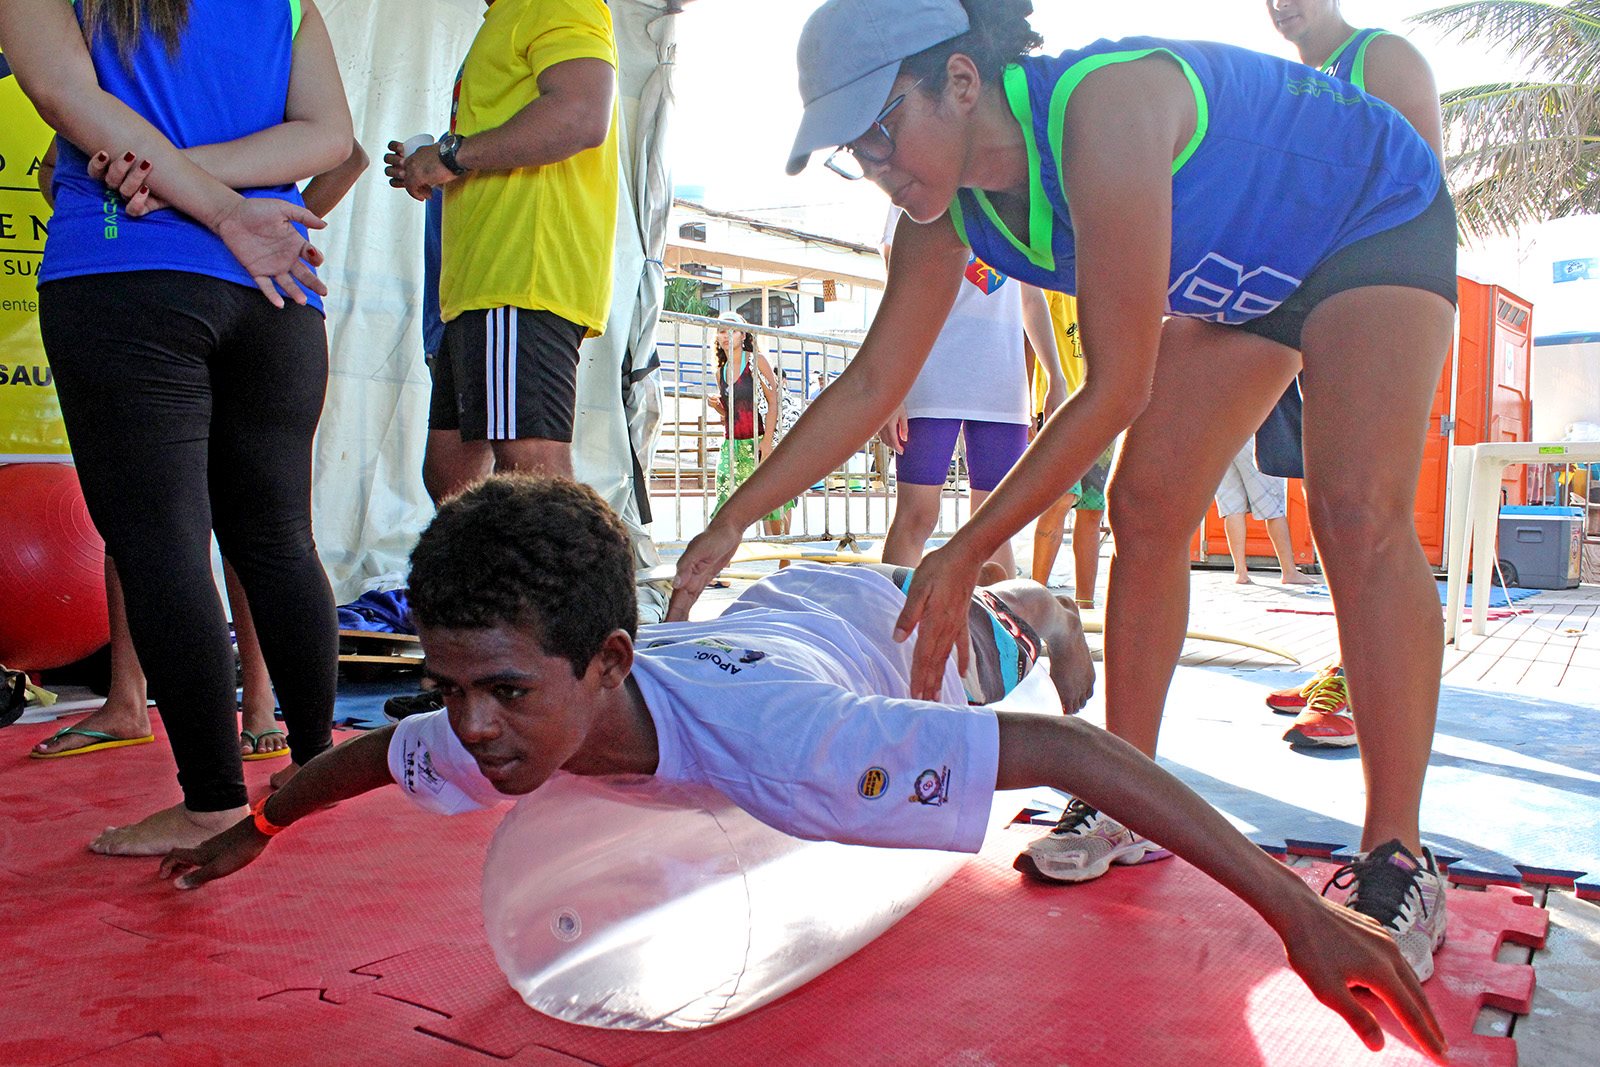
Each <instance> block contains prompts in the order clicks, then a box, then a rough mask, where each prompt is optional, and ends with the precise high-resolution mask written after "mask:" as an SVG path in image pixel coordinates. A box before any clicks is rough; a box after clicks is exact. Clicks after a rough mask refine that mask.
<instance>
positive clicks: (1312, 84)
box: [1288, 78, 1366, 106]
mask: <svg viewBox="0 0 1600 1067" xmlns="http://www.w3.org/2000/svg"><path fill="white" fill-rule="evenodd" d="M1288 88H1289V95H1290V96H1309V97H1311V98H1313V99H1320V98H1322V97H1324V96H1327V97H1331V98H1332V99H1333V102H1334V103H1336V104H1344V105H1346V106H1349V105H1350V104H1359V103H1361V102H1362V101H1363V100H1365V99H1366V98H1365V97H1363V96H1362V95H1361V94H1360V93H1359V92H1355V93H1351V94H1350V95H1348V96H1346V95H1345V94H1344V93H1342V92H1340V86H1337V85H1333V84H1331V83H1329V82H1325V81H1323V80H1321V79H1320V78H1290V79H1289V85H1288Z"/></svg>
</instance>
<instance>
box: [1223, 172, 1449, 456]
mask: <svg viewBox="0 0 1600 1067" xmlns="http://www.w3.org/2000/svg"><path fill="white" fill-rule="evenodd" d="M1373 285H1399V286H1404V287H1406V288H1408V289H1422V290H1424V291H1426V292H1430V293H1438V294H1439V295H1440V296H1442V297H1444V298H1445V299H1446V300H1448V301H1450V303H1451V304H1452V305H1454V304H1455V303H1456V299H1457V297H1456V207H1455V202H1454V201H1452V200H1451V199H1450V191H1449V190H1448V189H1447V188H1445V187H1444V186H1443V184H1442V183H1441V185H1440V187H1439V192H1438V194H1437V195H1436V196H1435V197H1434V198H1433V203H1431V204H1429V205H1428V207H1427V208H1426V209H1425V210H1424V211H1423V212H1422V214H1420V215H1418V216H1417V217H1416V218H1414V219H1412V220H1411V221H1410V222H1403V223H1401V224H1400V225H1399V226H1396V227H1394V228H1393V229H1388V230H1384V231H1383V232H1382V233H1377V234H1373V235H1372V236H1371V237H1366V238H1363V239H1361V240H1359V241H1357V242H1356V243H1355V244H1352V245H1349V246H1347V247H1345V248H1342V249H1340V250H1339V251H1337V252H1335V253H1334V254H1333V255H1332V256H1329V257H1328V258H1327V259H1326V260H1324V261H1323V262H1322V264H1321V265H1320V266H1318V267H1317V269H1316V270H1314V271H1312V272H1311V276H1310V277H1309V278H1307V279H1306V280H1305V282H1304V283H1303V284H1302V285H1301V286H1300V288H1298V289H1296V290H1295V291H1294V293H1293V294H1292V295H1290V297H1289V299H1287V300H1285V301H1284V302H1283V303H1282V304H1280V305H1278V307H1277V308H1275V309H1274V310H1273V311H1272V313H1271V314H1269V315H1263V316H1262V317H1261V318H1259V319H1252V320H1251V321H1249V322H1243V323H1240V324H1239V325H1238V326H1237V327H1235V328H1236V329H1240V330H1244V331H1246V332H1247V333H1253V334H1256V335H1257V336H1260V337H1265V338H1266V339H1267V340H1269V341H1276V342H1278V343H1279V344H1280V345H1284V346H1286V347H1288V348H1292V349H1294V350H1295V351H1297V352H1298V351H1299V350H1300V344H1301V340H1300V334H1301V331H1302V330H1303V329H1304V328H1305V324H1306V319H1308V318H1309V317H1310V316H1311V312H1312V311H1314V310H1315V309H1316V307H1317V305H1318V304H1321V303H1322V302H1323V301H1324V300H1326V299H1328V298H1329V297H1331V296H1333V295H1335V294H1337V293H1342V292H1345V291H1346V290H1349V289H1364V288H1366V287H1368V286H1373ZM1300 408H1301V405H1300V383H1299V382H1298V381H1293V382H1290V383H1289V388H1288V389H1287V390H1286V391H1285V392H1284V395H1283V396H1282V397H1280V398H1279V400H1278V404H1277V407H1275V408H1274V409H1273V410H1272V413H1271V414H1270V415H1268V416H1267V421H1266V422H1264V423H1262V425H1261V429H1260V430H1258V431H1257V433H1256V466H1257V467H1258V468H1260V470H1261V473H1263V474H1269V475H1272V476H1274V477H1277V478H1303V477H1305V459H1304V457H1303V454H1302V444H1301V432H1300V426H1301V411H1300Z"/></svg>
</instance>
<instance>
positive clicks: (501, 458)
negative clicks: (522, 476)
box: [489, 437, 572, 478]
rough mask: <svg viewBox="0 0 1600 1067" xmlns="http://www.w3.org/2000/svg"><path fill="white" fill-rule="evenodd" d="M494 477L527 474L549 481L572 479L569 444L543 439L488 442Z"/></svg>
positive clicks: (570, 444) (529, 438) (521, 438)
mask: <svg viewBox="0 0 1600 1067" xmlns="http://www.w3.org/2000/svg"><path fill="white" fill-rule="evenodd" d="M489 447H490V449H492V450H493V452H494V469H495V471H496V473H504V472H506V471H526V472H527V473H529V474H546V475H549V476H550V477H552V478H571V477H572V443H571V442H569V441H551V440H548V439H546V438H543V437H519V438H517V439H516V440H515V441H490V442H489Z"/></svg>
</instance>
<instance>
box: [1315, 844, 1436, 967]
mask: <svg viewBox="0 0 1600 1067" xmlns="http://www.w3.org/2000/svg"><path fill="white" fill-rule="evenodd" d="M1330 889H1349V890H1350V894H1349V895H1348V896H1347V897H1345V899H1344V906H1345V907H1347V908H1352V909H1354V910H1355V911H1358V912H1360V913H1361V914H1362V915H1366V916H1368V917H1370V918H1372V919H1376V920H1377V922H1378V925H1380V926H1382V927H1383V928H1384V929H1385V930H1387V931H1389V935H1390V936H1391V937H1393V938H1394V940H1395V943H1396V944H1398V945H1399V946H1400V955H1402V956H1404V957H1405V961H1406V962H1407V963H1409V964H1410V965H1411V969H1412V970H1413V971H1415V972H1416V974H1417V980H1418V981H1420V982H1426V981H1427V980H1428V979H1429V978H1430V977H1432V976H1433V954H1434V953H1435V952H1436V951H1438V949H1439V946H1440V945H1442V944H1444V935H1445V927H1446V925H1447V924H1448V918H1449V916H1448V915H1447V914H1446V912H1445V896H1444V890H1445V881H1444V876H1443V875H1441V874H1440V873H1439V864H1438V862H1437V861H1436V860H1435V859H1434V858H1433V853H1432V852H1431V851H1430V850H1428V849H1426V848H1424V849H1423V850H1422V859H1421V860H1418V859H1417V857H1415V856H1413V855H1412V854H1411V852H1410V850H1409V849H1407V848H1406V847H1405V846H1404V845H1402V844H1401V843H1400V842H1399V841H1389V842H1386V843H1384V844H1382V845H1379V846H1378V847H1377V848H1375V849H1373V850H1372V851H1371V852H1368V853H1365V854H1358V855H1357V856H1356V858H1355V859H1353V860H1351V861H1350V862H1349V863H1347V864H1345V865H1344V866H1343V867H1340V868H1339V869H1338V870H1337V871H1335V872H1333V877H1332V878H1330V879H1328V883H1327V885H1325V886H1323V887H1322V893H1323V895H1324V896H1326V895H1327V894H1328V890H1330Z"/></svg>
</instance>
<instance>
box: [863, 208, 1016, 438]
mask: <svg viewBox="0 0 1600 1067" xmlns="http://www.w3.org/2000/svg"><path fill="white" fill-rule="evenodd" d="M903 214H904V212H903V211H901V209H900V208H891V209H890V210H889V221H888V224H887V226H886V228H885V229H884V233H883V243H884V244H886V245H892V244H893V243H894V230H895V226H896V225H898V224H899V222H900V216H901V215H903ZM906 416H907V417H908V418H913V419H971V420H973V421H975V422H1009V423H1026V422H1027V421H1028V368H1027V353H1026V352H1025V350H1024V349H1023V347H1022V285H1021V283H1019V282H1018V281H1017V280H1016V279H1014V278H1008V277H1006V276H1005V275H1004V274H1001V273H1000V272H999V271H997V270H995V269H994V268H992V267H990V266H988V265H987V264H985V263H983V262H982V261H980V260H978V259H976V258H973V259H971V260H969V262H968V263H967V271H966V276H965V278H964V279H963V280H962V283H961V288H960V289H959V290H957V292H956V302H955V304H954V305H953V306H952V307H951V308H950V316H949V317H948V318H947V319H945V323H944V329H942V330H940V331H939V337H938V339H937V340H935V341H934V342H933V351H931V352H930V353H928V362H926V363H924V364H923V365H922V372H921V373H920V374H918V375H917V380H916V381H915V382H914V383H912V386H911V392H910V393H909V394H907V396H906Z"/></svg>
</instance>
